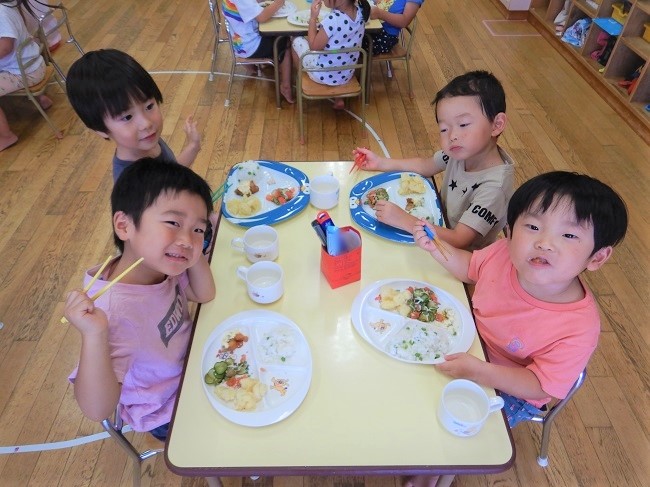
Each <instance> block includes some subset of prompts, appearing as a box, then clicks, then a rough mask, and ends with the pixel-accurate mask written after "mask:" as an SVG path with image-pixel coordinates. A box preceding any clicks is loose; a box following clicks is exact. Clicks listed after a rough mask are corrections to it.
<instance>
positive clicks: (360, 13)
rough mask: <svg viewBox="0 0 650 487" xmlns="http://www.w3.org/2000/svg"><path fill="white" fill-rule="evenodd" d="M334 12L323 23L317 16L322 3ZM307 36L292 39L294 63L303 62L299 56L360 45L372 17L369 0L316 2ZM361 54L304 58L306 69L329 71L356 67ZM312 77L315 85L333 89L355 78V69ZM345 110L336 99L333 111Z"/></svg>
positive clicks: (317, 74) (339, 100)
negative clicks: (308, 52) (318, 68)
mask: <svg viewBox="0 0 650 487" xmlns="http://www.w3.org/2000/svg"><path fill="white" fill-rule="evenodd" d="M323 3H325V6H326V7H328V8H330V9H331V11H330V13H329V14H328V15H327V17H325V18H324V19H323V20H322V21H321V22H320V23H319V22H318V15H319V13H320V9H321V6H322V4H323ZM309 13H310V16H309V23H308V31H307V37H296V38H295V39H294V40H293V50H294V52H295V56H296V59H295V62H296V63H298V62H300V57H301V56H302V55H303V54H304V53H305V52H307V51H320V50H325V51H333V50H337V49H346V48H351V47H359V46H361V42H362V41H363V35H364V33H365V31H366V22H367V21H368V18H369V17H370V4H369V3H368V0H359V4H358V5H357V3H356V0H313V2H312V4H311V9H310V12H309ZM358 59H359V53H357V52H352V53H344V54H320V55H318V56H315V55H314V56H307V57H305V58H304V59H303V61H302V62H303V66H304V67H305V68H316V67H321V68H326V67H331V66H341V68H343V66H345V65H346V64H355V63H356V62H357V60H358ZM307 74H308V76H309V78H311V79H312V80H313V81H315V82H316V83H320V84H322V85H330V86H340V85H344V84H345V83H347V82H348V81H350V79H351V78H352V76H354V70H352V69H347V70H346V69H341V71H326V72H322V73H319V72H308V73H307ZM343 107H344V101H343V99H342V98H337V99H336V100H335V102H334V108H335V109H337V110H340V109H342V108H343Z"/></svg>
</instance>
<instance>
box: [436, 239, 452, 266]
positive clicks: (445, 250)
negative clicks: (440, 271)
mask: <svg viewBox="0 0 650 487" xmlns="http://www.w3.org/2000/svg"><path fill="white" fill-rule="evenodd" d="M433 244H434V245H435V246H436V247H438V250H439V251H440V253H441V254H442V256H443V257H444V258H445V260H449V259H448V257H449V256H450V253H449V249H448V248H447V247H445V246H444V244H443V243H442V242H441V241H440V240H438V238H437V237H436V238H435V239H434V240H433Z"/></svg>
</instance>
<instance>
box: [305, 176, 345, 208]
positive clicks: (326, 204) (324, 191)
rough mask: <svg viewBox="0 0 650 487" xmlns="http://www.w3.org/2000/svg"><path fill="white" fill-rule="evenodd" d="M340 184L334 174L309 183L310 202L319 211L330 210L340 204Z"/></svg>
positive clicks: (317, 177)
mask: <svg viewBox="0 0 650 487" xmlns="http://www.w3.org/2000/svg"><path fill="white" fill-rule="evenodd" d="M339 189H340V184H339V181H338V179H336V178H335V177H334V175H333V174H332V173H329V174H323V175H321V176H316V177H315V178H313V179H312V180H311V182H310V183H309V202H310V203H311V204H312V205H313V206H315V207H316V208H318V209H319V210H329V209H330V208H334V207H335V206H336V205H337V204H338V203H339Z"/></svg>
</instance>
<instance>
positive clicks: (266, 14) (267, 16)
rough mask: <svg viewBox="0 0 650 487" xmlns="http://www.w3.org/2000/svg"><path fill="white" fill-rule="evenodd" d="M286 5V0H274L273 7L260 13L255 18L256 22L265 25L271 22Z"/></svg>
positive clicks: (270, 6) (266, 8)
mask: <svg viewBox="0 0 650 487" xmlns="http://www.w3.org/2000/svg"><path fill="white" fill-rule="evenodd" d="M283 5H284V0H274V1H273V3H271V5H269V6H268V7H265V8H264V10H262V11H261V12H260V14H259V15H258V16H257V17H255V20H257V21H258V22H259V23H264V22H267V21H269V20H271V18H272V17H273V16H274V15H275V14H276V13H277V12H278V10H280V9H281V8H282V6H283Z"/></svg>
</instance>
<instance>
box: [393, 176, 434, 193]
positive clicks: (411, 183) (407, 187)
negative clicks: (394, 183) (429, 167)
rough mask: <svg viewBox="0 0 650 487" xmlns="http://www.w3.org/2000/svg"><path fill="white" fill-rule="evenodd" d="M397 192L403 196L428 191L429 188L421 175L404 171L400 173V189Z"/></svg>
mask: <svg viewBox="0 0 650 487" xmlns="http://www.w3.org/2000/svg"><path fill="white" fill-rule="evenodd" d="M397 192H398V193H399V194H401V195H402V196H403V195H407V194H413V193H418V194H423V193H426V192H427V188H426V186H425V185H424V179H422V177H421V176H417V175H415V174H405V173H403V174H401V175H400V180H399V189H398V190H397Z"/></svg>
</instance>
